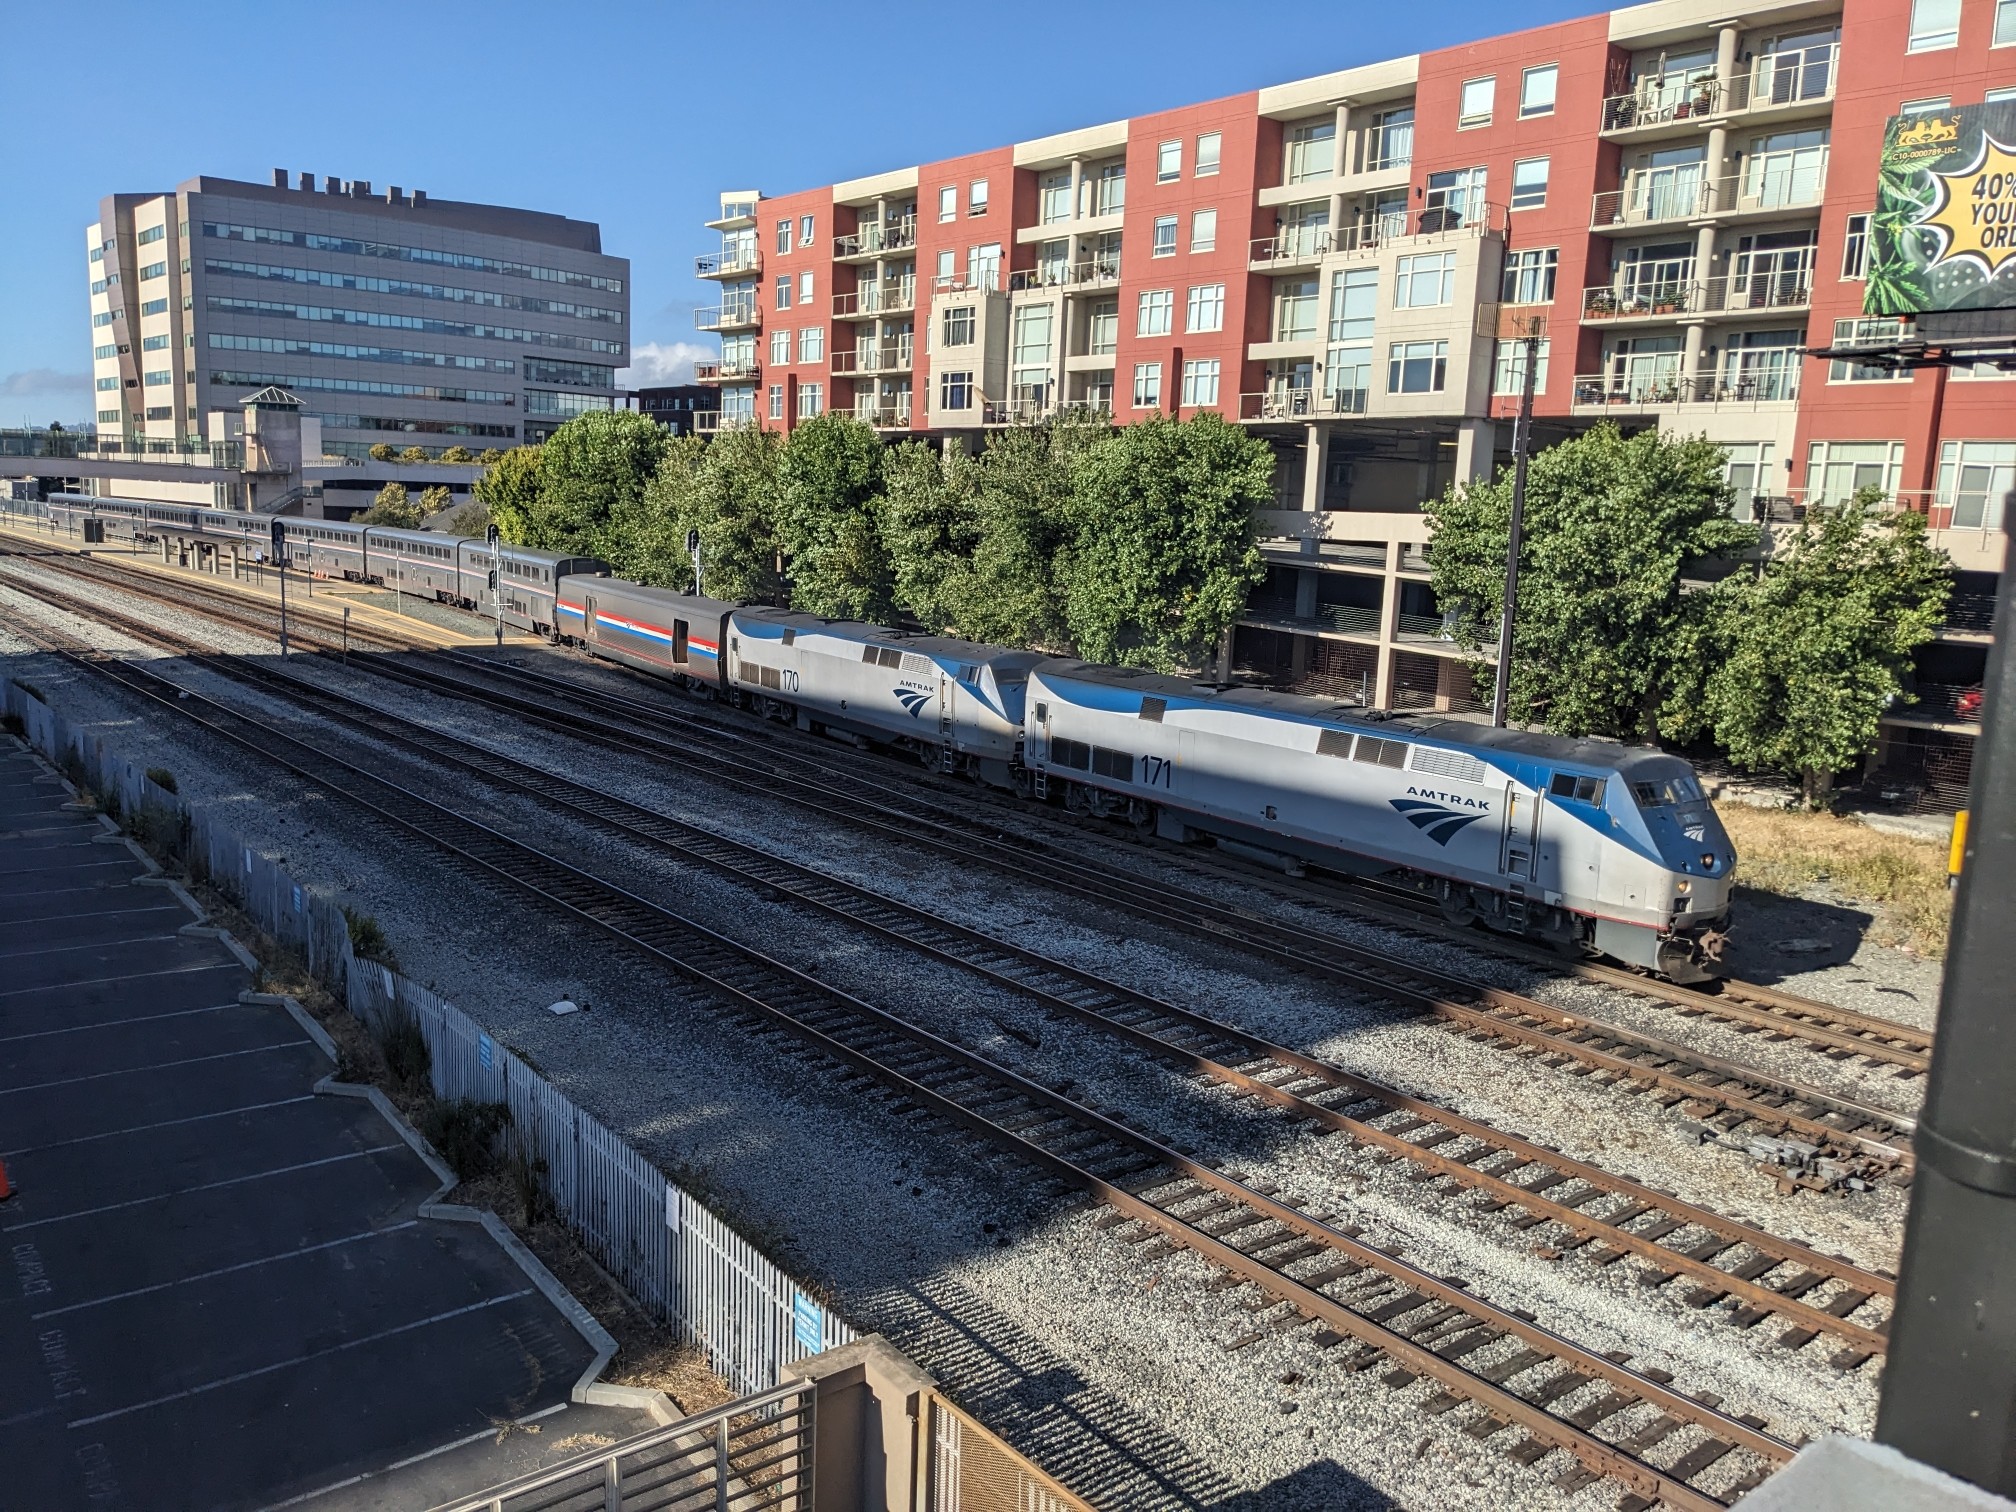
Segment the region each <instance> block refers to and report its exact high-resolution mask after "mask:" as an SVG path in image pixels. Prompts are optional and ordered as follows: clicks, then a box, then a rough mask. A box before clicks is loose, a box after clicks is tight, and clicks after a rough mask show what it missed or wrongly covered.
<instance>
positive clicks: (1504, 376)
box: [1491, 337, 1549, 397]
mask: <svg viewBox="0 0 2016 1512" xmlns="http://www.w3.org/2000/svg"><path fill="white" fill-rule="evenodd" d="M1548 345H1549V343H1548V341H1547V340H1546V339H1545V338H1544V337H1543V338H1542V339H1541V342H1540V360H1539V361H1538V362H1536V363H1534V364H1533V392H1534V393H1536V394H1544V393H1546V392H1547V348H1548ZM1525 382H1526V343H1525V342H1523V341H1501V342H1499V343H1498V351H1497V353H1496V355H1495V358H1494V360H1493V362H1492V364H1491V392H1492V393H1494V394H1511V395H1514V396H1515V397H1516V396H1517V395H1518V394H1520V393H1521V392H1522V391H1523V388H1522V386H1523V385H1524V384H1525Z"/></svg>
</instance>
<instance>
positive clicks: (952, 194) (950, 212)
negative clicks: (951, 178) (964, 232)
mask: <svg viewBox="0 0 2016 1512" xmlns="http://www.w3.org/2000/svg"><path fill="white" fill-rule="evenodd" d="M938 219H939V220H940V221H950V220H957V219H959V186H958V185H957V184H947V185H946V186H945V187H944V188H943V189H940V190H939V191H938Z"/></svg>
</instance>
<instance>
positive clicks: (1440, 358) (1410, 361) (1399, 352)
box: [1386, 341, 1449, 394]
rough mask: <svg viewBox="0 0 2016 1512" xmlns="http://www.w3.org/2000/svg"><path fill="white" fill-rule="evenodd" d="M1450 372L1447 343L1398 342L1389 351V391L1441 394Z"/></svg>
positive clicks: (1387, 362) (1387, 385)
mask: <svg viewBox="0 0 2016 1512" xmlns="http://www.w3.org/2000/svg"><path fill="white" fill-rule="evenodd" d="M1448 373H1449V343H1448V342H1446V341H1396V342H1394V343H1393V344H1392V345H1391V346H1389V347H1388V348H1387V349H1386V392H1387V393H1389V394H1439V393H1441V392H1442V386H1443V383H1444V381H1445V380H1446V379H1447V377H1448Z"/></svg>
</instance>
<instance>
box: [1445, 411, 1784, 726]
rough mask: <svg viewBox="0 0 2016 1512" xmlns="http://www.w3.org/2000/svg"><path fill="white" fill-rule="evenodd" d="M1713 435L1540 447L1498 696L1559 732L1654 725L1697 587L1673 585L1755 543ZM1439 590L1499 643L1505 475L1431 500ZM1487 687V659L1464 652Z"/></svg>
mask: <svg viewBox="0 0 2016 1512" xmlns="http://www.w3.org/2000/svg"><path fill="white" fill-rule="evenodd" d="M1725 464H1726V459H1725V455H1724V453H1723V451H1722V448H1721V447H1719V446H1717V445H1715V444H1714V443H1712V442H1710V441H1707V440H1705V439H1703V438H1700V437H1692V438H1687V439H1682V440H1669V439H1667V438H1666V437H1663V436H1661V435H1660V434H1659V433H1658V432H1656V431H1650V430H1647V431H1641V432H1640V433H1639V434H1637V435H1635V436H1629V437H1626V436H1624V435H1623V434H1622V433H1620V432H1619V431H1618V430H1617V428H1616V427H1615V426H1611V425H1599V426H1597V427H1596V428H1595V429H1593V430H1590V431H1587V432H1585V433H1584V434H1582V435H1580V436H1577V437H1575V438H1574V439H1573V440H1569V441H1564V442H1562V443H1560V444H1559V445H1558V446H1551V447H1549V448H1547V449H1546V450H1545V451H1542V452H1539V453H1538V454H1536V455H1535V456H1534V457H1533V459H1532V463H1531V467H1530V471H1529V474H1528V478H1527V487H1526V515H1525V537H1524V548H1523V550H1522V551H1521V552H1520V557H1519V605H1518V619H1517V623H1516V624H1515V625H1514V627H1513V633H1512V684H1511V687H1510V689H1509V690H1508V698H1507V706H1508V710H1509V713H1510V716H1511V718H1513V719H1514V720H1517V721H1519V722H1521V723H1544V724H1545V725H1546V727H1547V728H1548V729H1550V730H1552V731H1554V732H1555V733H1557V734H1562V735H1609V736H1615V737H1618V738H1620V739H1638V738H1650V737H1651V736H1652V735H1654V734H1655V733H1657V732H1658V730H1659V728H1660V720H1661V710H1662V705H1663V704H1664V703H1665V702H1666V699H1667V697H1668V695H1669V693H1671V692H1672V691H1673V689H1674V688H1675V687H1676V685H1678V684H1681V683H1684V681H1685V679H1686V678H1687V677H1688V675H1689V670H1688V665H1687V659H1688V657H1689V656H1690V655H1692V654H1693V650H1692V648H1693V647H1694V642H1695V635H1696V631H1697V629H1698V626H1699V617H1700V615H1701V614H1702V613H1703V612H1704V610H1705V608H1706V607H1707V605H1706V596H1705V595H1702V594H1699V593H1692V592H1689V591H1687V590H1686V589H1685V588H1684V587H1683V583H1682V580H1683V578H1689V577H1698V576H1700V574H1701V570H1702V564H1703V563H1704V562H1705V561H1706V560H1707V559H1708V558H1710V557H1712V556H1715V555H1716V554H1718V553H1726V552H1731V551H1737V550H1740V549H1742V548H1745V547H1747V546H1750V545H1752V544H1754V543H1755V541H1756V540H1757V530H1756V528H1755V527H1754V526H1750V525H1744V524H1740V523H1738V522H1737V521H1736V520H1734V519H1732V518H1730V514H1729V488H1728V485H1727V484H1726V483H1725V482H1724V480H1723V472H1724V468H1725ZM1428 515H1429V525H1430V529H1431V531H1432V532H1433V535H1432V547H1431V550H1430V561H1431V564H1432V568H1433V573H1434V576H1433V584H1434V589H1435V596H1436V598H1437V600H1438V601H1439V602H1440V603H1441V605H1442V607H1443V609H1444V610H1445V611H1453V613H1454V618H1453V627H1452V628H1453V633H1454V635H1455V637H1456V639H1457V641H1458V643H1459V644H1461V645H1463V646H1465V647H1467V648H1468V649H1469V650H1471V651H1473V652H1488V653H1489V654H1490V655H1491V656H1495V654H1496V649H1497V641H1498V619H1499V614H1500V611H1501V608H1502V606H1503V604H1504V598H1505V549H1506V542H1507V538H1508V535H1509V532H1510V529H1511V518H1512V473H1511V469H1510V468H1505V469H1502V470H1501V471H1500V472H1499V474H1498V476H1497V477H1495V478H1490V479H1484V480H1479V481H1476V482H1472V483H1468V484H1461V483H1459V484H1453V485H1451V487H1450V488H1449V490H1448V492H1447V493H1446V494H1445V495H1444V496H1443V497H1442V499H1441V500H1440V501H1439V502H1437V503H1435V504H1433V505H1431V506H1430V507H1429V510H1428ZM1473 667H1474V670H1475V671H1476V672H1477V673H1478V675H1479V681H1480V684H1482V685H1483V686H1484V687H1486V688H1487V689H1488V687H1489V684H1490V682H1491V680H1492V676H1493V672H1494V665H1493V663H1492V662H1491V661H1489V660H1485V661H1479V662H1477V663H1474V664H1473Z"/></svg>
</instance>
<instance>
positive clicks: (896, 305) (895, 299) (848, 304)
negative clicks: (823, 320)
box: [833, 278, 917, 320]
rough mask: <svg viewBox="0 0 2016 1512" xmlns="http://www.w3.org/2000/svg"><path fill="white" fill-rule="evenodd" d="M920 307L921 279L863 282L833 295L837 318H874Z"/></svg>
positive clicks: (899, 313) (834, 316) (906, 312)
mask: <svg viewBox="0 0 2016 1512" xmlns="http://www.w3.org/2000/svg"><path fill="white" fill-rule="evenodd" d="M916 308H917V280H916V279H914V278H900V279H887V280H884V281H883V282H882V283H870V284H863V285H861V287H860V288H858V289H850V290H849V291H848V292H847V293H845V294H835V295H834V296H833V318H834V319H836V320H874V319H875V318H877V317H878V316H882V315H905V314H908V313H909V312H910V311H912V310H914V309H916Z"/></svg>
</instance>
